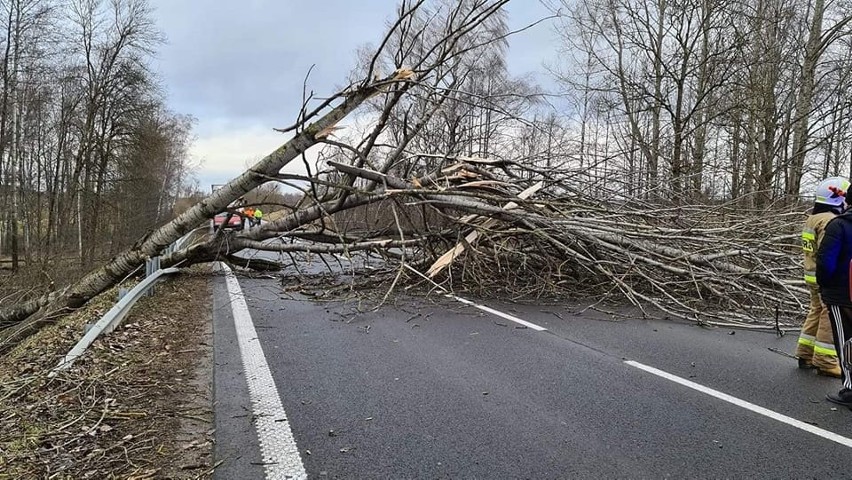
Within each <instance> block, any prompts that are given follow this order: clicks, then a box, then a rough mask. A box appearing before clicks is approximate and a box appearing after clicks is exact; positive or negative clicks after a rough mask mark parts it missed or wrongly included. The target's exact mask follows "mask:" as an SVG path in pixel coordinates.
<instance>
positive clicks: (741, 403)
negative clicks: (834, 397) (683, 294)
mask: <svg viewBox="0 0 852 480" xmlns="http://www.w3.org/2000/svg"><path fill="white" fill-rule="evenodd" d="M624 363H626V364H628V365H630V366H631V367H636V368H638V369H640V370H644V371H646V372H648V373H651V374H653V375H656V376H658V377H662V378H665V379H666V380H670V381H672V382H675V383H679V384H681V385H683V386H685V387H688V388H691V389H693V390H697V391H699V392H701V393H705V394H707V395H710V396H711V397H715V398H718V399H719V400H722V401H725V402H728V403H731V404H734V405H736V406H738V407H742V408H744V409H746V410H750V411H752V412H754V413H758V414H760V415H763V416H765V417H769V418H771V419H773V420H777V421H779V422H781V423H786V424H787V425H790V426H793V427H796V428H798V429H799V430H804V431H806V432H808V433H812V434H814V435H816V436H819V437H822V438H824V439H826V440H831V441H832V442H836V443H839V444H841V445H843V446H846V447H852V438H847V437H844V436H842V435H838V434H836V433H834V432H829V431H828V430H824V429H822V428H819V427H815V426H813V425H811V424H809V423H805V422H803V421H801V420H796V419H795V418H792V417H788V416H786V415H782V414H780V413H778V412H775V411H772V410H769V409H768V408H764V407H761V406H759V405H755V404H753V403H749V402H747V401H745V400H740V399H739V398H737V397H733V396H731V395H728V394H727V393H722V392H720V391H718V390H713V389H712V388H710V387H705V386H704V385H701V384H698V383H695V382H692V381H689V380H687V379H685V378H681V377H678V376H677V375H672V374H671V373H668V372H664V371H662V370H660V369H657V368H654V367H649V366H648V365H644V364H641V363H639V362H634V361H633V360H626V361H625V362H624Z"/></svg>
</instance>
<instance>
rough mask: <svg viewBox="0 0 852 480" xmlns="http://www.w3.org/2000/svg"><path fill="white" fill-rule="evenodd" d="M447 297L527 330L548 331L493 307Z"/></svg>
mask: <svg viewBox="0 0 852 480" xmlns="http://www.w3.org/2000/svg"><path fill="white" fill-rule="evenodd" d="M447 297H448V298H454V299H456V300H458V301H459V302H461V303H463V304H465V305H470V306H472V307H476V308H478V309H480V310H482V311H483V312H488V313H490V314H492V315H497V316H498V317H502V318H505V319H506V320H509V321H511V322H515V323H518V324H520V325H523V326H525V327H527V328H531V329H533V330H536V331H539V332H543V331H545V330H547V329H546V328H544V327H540V326H538V325H536V324H534V323H530V322H528V321H526V320H522V319H520V318H518V317H516V316H514V315H509V314H508V313H503V312H501V311H499V310H494V309H493V308H491V307H486V306H485V305H479V304H478V303H474V302H471V301H470V300H467V299H464V298H462V297H458V296H455V295H453V294H451V293H448V294H447Z"/></svg>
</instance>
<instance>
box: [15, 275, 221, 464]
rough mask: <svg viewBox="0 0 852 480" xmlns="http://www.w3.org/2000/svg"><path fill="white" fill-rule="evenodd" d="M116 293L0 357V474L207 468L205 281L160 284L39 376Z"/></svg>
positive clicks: (208, 383)
mask: <svg viewBox="0 0 852 480" xmlns="http://www.w3.org/2000/svg"><path fill="white" fill-rule="evenodd" d="M199 268H200V267H199ZM115 298H116V294H115V291H109V292H106V293H105V294H103V295H101V296H100V297H98V298H97V299H95V300H94V301H92V302H90V304H89V305H88V306H87V307H86V308H84V309H81V310H79V311H77V312H75V313H74V314H73V315H70V316H68V317H66V318H63V319H61V320H59V321H58V322H57V323H55V324H54V325H51V326H50V327H47V328H45V329H43V330H42V331H40V332H38V333H37V334H36V335H34V336H32V337H30V338H29V339H27V341H26V342H24V343H22V344H21V345H19V346H18V347H17V348H15V349H14V350H13V351H11V352H10V353H9V354H7V355H6V356H5V357H3V358H2V359H0V479H29V478H69V479H71V478H73V479H85V478H98V479H100V478H133V479H146V478H207V477H209V476H210V475H211V473H210V472H211V471H212V465H211V459H212V433H213V432H212V430H213V423H212V410H211V408H212V400H211V398H212V396H211V368H210V367H211V365H210V358H211V355H212V337H211V336H210V333H209V332H210V306H209V304H210V291H209V280H208V279H207V278H206V277H205V276H203V275H201V274H199V273H187V274H185V275H182V276H180V277H178V278H175V279H172V280H169V281H167V282H165V283H162V284H159V285H158V286H157V295H156V296H154V297H146V298H143V299H142V300H141V301H140V302H139V303H138V304H137V305H136V306H135V307H134V309H133V311H132V312H131V314H130V316H129V317H128V318H127V319H125V321H124V324H123V325H122V326H121V327H119V328H118V329H117V330H116V331H115V332H113V333H112V334H110V335H109V336H107V337H104V338H102V339H100V340H98V341H97V342H96V343H95V344H94V345H93V346H92V348H91V349H90V351H89V352H87V353H86V354H85V355H84V356H83V357H82V358H81V359H80V360H78V362H77V363H76V364H75V366H74V367H73V368H72V369H71V370H69V371H67V372H63V373H61V374H60V375H58V376H57V377H55V378H53V379H50V378H48V376H47V373H48V371H49V370H50V369H51V368H52V367H53V366H54V365H56V363H57V362H58V361H59V359H60V358H62V357H63V356H64V355H65V354H66V353H67V351H68V350H69V349H70V348H71V346H72V345H73V344H74V343H76V342H77V340H78V339H79V338H80V337H81V335H82V332H83V327H84V325H85V324H87V323H93V322H94V321H96V320H97V319H98V318H99V317H100V316H101V315H102V314H103V313H105V312H106V311H107V310H108V309H109V308H110V307H111V306H112V304H113V303H114V301H115Z"/></svg>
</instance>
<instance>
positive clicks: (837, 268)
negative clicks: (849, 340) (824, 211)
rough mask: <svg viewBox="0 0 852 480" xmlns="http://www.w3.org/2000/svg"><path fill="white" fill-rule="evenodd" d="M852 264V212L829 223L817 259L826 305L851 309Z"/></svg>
mask: <svg viewBox="0 0 852 480" xmlns="http://www.w3.org/2000/svg"><path fill="white" fill-rule="evenodd" d="M850 261H852V212H847V213H844V214H843V215H838V216H837V217H835V218H834V220H832V221H830V222H828V225H827V226H826V227H825V235H824V236H823V237H822V243H820V245H819V250H818V252H817V258H816V277H817V284H818V285H819V291H820V295H821V296H822V301H823V303H825V304H826V305H844V306H852V300H850V299H849V262H850Z"/></svg>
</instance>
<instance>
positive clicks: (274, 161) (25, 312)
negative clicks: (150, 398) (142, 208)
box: [0, 70, 412, 350]
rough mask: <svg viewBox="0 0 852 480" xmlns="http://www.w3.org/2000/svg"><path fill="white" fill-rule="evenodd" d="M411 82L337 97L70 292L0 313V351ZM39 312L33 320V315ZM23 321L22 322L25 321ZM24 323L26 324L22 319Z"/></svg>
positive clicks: (394, 79)
mask: <svg viewBox="0 0 852 480" xmlns="http://www.w3.org/2000/svg"><path fill="white" fill-rule="evenodd" d="M411 79H412V74H411V72H410V71H409V70H398V71H396V72H394V73H393V74H391V75H390V76H388V77H387V78H384V79H381V80H377V81H375V82H372V83H369V84H367V85H366V86H364V87H361V88H357V89H355V90H352V91H349V92H346V93H341V94H338V95H336V96H335V97H333V98H342V100H343V101H342V102H341V103H340V104H339V105H338V106H337V107H334V108H333V109H332V110H331V111H329V112H328V113H326V114H325V115H323V116H322V117H321V118H319V119H317V120H316V121H315V122H314V123H312V124H310V125H307V126H306V127H305V128H304V129H302V130H301V131H300V132H298V133H297V134H296V135H295V136H294V137H293V138H292V139H290V140H289V141H288V142H287V143H285V144H284V145H282V146H281V147H279V148H278V149H277V150H275V151H274V152H272V153H271V154H269V155H267V156H266V157H265V158H263V159H262V160H260V161H259V162H258V163H257V164H256V165H255V166H253V167H252V168H250V169H249V170H247V171H246V172H244V173H243V174H241V175H240V176H239V177H237V178H235V179H234V180H231V181H230V182H228V183H227V184H226V185H225V186H224V187H222V188H220V189H218V190H216V191H215V192H213V193H212V194H211V195H210V196H209V197H207V198H206V199H205V200H203V201H202V202H199V203H197V204H196V205H194V206H193V207H191V208H190V209H189V210H187V211H186V212H184V213H182V214H181V215H179V216H178V217H177V218H176V219H174V220H172V221H171V222H169V223H168V224H166V225H164V226H162V227H160V228H159V229H157V230H156V231H154V232H152V233H151V234H150V235H148V236H146V237H145V238H143V239H141V240H140V241H138V242H137V243H136V245H134V246H133V247H132V248H130V249H128V250H126V251H124V252H122V253H120V254H118V255H117V256H116V257H114V258H113V259H112V260H110V261H109V262H107V264H106V265H104V266H102V267H101V268H99V269H97V270H95V271H94V272H92V273H90V274H88V275H86V276H85V277H84V278H83V279H82V280H80V281H79V282H77V284H75V285H74V286H72V287H71V288H70V289H68V290H66V291H64V292H62V293H61V294H59V295H53V296H43V297H41V298H38V299H35V300H32V301H29V302H26V303H23V304H20V305H16V306H14V307H12V308H7V309H4V310H0V327H6V328H5V329H3V330H2V331H0V350H2V349H3V347H4V346H8V345H11V344H13V343H15V342H16V341H17V340H19V339H21V338H24V337H26V336H27V335H29V334H30V333H31V332H32V331H34V330H37V329H38V328H39V327H40V326H41V325H42V324H44V323H47V322H50V321H52V320H53V319H55V318H56V317H57V315H60V314H62V313H65V312H68V311H70V310H73V309H75V308H79V307H80V306H82V305H83V304H85V303H86V302H87V301H88V300H89V299H91V298H93V297H94V296H96V295H98V294H99V293H101V292H103V291H105V290H107V289H108V288H110V287H111V286H112V285H114V284H116V283H118V282H119V281H120V280H122V279H123V278H125V277H126V276H127V275H129V274H131V273H132V272H133V271H134V270H136V268H138V267H139V265H141V264H142V263H143V262H144V261H145V259H146V258H149V257H152V256H156V255H158V254H159V252H160V251H161V250H163V249H164V248H165V247H166V246H168V245H169V244H171V243H172V242H174V241H175V240H177V239H178V238H180V237H181V236H182V235H184V234H186V233H187V232H189V231H190V230H192V229H194V228H196V227H197V226H198V225H199V224H201V223H202V222H204V221H205V220H208V219H210V218H212V217H213V216H214V215H215V214H217V213H219V212H221V211H223V210H224V209H225V208H227V207H228V205H229V204H231V203H232V202H233V201H234V200H236V199H237V198H239V197H240V196H242V195H244V194H245V193H246V192H248V191H250V190H252V189H254V188H256V187H258V186H259V185H261V184H263V183H264V182H266V181H267V180H268V179H269V178H271V177H273V176H275V175H277V174H278V172H279V171H280V170H281V169H282V168H283V167H284V166H286V165H287V164H288V163H290V162H291V161H292V160H293V159H295V158H297V157H298V156H299V155H301V154H302V153H303V152H305V151H306V150H307V149H308V148H310V147H312V146H314V145H316V144H317V143H318V142H319V141H320V140H322V138H324V137H325V136H327V135H328V133H329V132H330V131H331V129H332V128H333V127H334V126H335V124H337V123H338V122H339V121H340V120H341V119H343V118H344V117H345V116H346V115H348V114H349V113H351V112H352V111H353V110H355V109H356V108H357V107H358V106H359V105H361V104H362V103H363V102H364V101H366V100H367V99H369V98H370V97H372V96H373V95H376V94H378V93H380V92H381V91H382V90H384V89H385V88H387V87H388V86H389V85H392V84H394V83H398V82H406V81H410V80H411ZM37 312H38V313H39V314H38V315H37V316H35V315H34V314H36V313H37ZM31 316H32V318H30V319H27V317H31ZM25 319H27V320H25Z"/></svg>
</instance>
